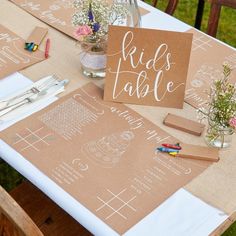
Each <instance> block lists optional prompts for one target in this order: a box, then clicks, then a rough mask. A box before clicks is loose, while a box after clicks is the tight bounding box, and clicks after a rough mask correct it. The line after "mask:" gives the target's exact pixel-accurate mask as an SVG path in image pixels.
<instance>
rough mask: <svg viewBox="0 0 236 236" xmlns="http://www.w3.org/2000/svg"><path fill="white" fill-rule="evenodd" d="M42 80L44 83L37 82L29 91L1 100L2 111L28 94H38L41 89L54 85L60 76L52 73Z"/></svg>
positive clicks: (0, 108) (0, 107)
mask: <svg viewBox="0 0 236 236" xmlns="http://www.w3.org/2000/svg"><path fill="white" fill-rule="evenodd" d="M41 80H43V81H42V83H40V81H38V82H36V85H35V86H33V87H32V88H30V89H28V90H27V91H25V92H23V93H21V94H19V95H17V96H14V97H11V98H9V99H6V100H0V111H1V110H3V109H6V108H8V107H11V106H13V105H15V104H16V103H18V102H19V101H20V100H24V99H25V98H26V96H31V95H34V94H37V93H39V92H40V91H42V90H44V89H45V88H48V87H50V86H52V85H54V84H55V83H56V82H58V81H59V78H58V77H57V76H56V75H52V76H48V77H45V78H43V79H41Z"/></svg>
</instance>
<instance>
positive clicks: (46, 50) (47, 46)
mask: <svg viewBox="0 0 236 236" xmlns="http://www.w3.org/2000/svg"><path fill="white" fill-rule="evenodd" d="M49 49H50V39H47V41H46V46H45V54H44V55H45V58H48V57H49Z"/></svg>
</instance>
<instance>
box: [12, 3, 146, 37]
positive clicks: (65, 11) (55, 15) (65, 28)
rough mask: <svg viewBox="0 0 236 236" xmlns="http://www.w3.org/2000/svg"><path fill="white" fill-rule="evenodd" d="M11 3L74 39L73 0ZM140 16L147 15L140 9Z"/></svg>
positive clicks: (144, 10)
mask: <svg viewBox="0 0 236 236" xmlns="http://www.w3.org/2000/svg"><path fill="white" fill-rule="evenodd" d="M11 1H12V2H13V3H15V4H16V5H18V6H19V7H21V8H22V9H24V10H25V11H27V12H29V13H30V14H31V15H33V16H35V17H36V18H38V19H40V20H41V21H43V22H45V23H47V24H49V25H50V26H52V27H54V28H55V29H57V30H59V31H61V32H62V33H64V34H67V35H69V36H70V37H72V38H74V39H76V38H75V36H74V31H75V27H74V26H72V23H71V18H72V15H73V14H74V13H75V11H76V9H75V8H74V7H73V2H74V0H66V1H65V0H52V1H48V0H11ZM140 13H141V15H145V14H147V13H149V11H148V10H146V9H143V8H140Z"/></svg>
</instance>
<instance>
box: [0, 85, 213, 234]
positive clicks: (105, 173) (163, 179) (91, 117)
mask: <svg viewBox="0 0 236 236" xmlns="http://www.w3.org/2000/svg"><path fill="white" fill-rule="evenodd" d="M102 95H103V91H102V90H101V89H100V88H98V87H97V86H95V85H94V84H92V83H89V84H87V85H85V86H83V87H82V88H80V89H77V90H75V91H74V92H72V93H70V94H68V95H67V96H65V97H63V98H61V99H60V100H58V101H57V102H55V103H54V104H52V105H50V106H49V107H47V108H46V109H44V110H42V111H40V112H38V113H35V114H34V115H32V116H31V117H28V118H27V119H25V120H23V121H21V122H19V123H17V124H16V125H14V126H12V127H10V128H8V129H6V130H5V131H3V132H2V133H1V134H0V137H1V139H3V140H4V141H5V142H6V143H8V144H9V145H10V146H11V147H13V148H14V149H15V150H17V151H18V152H19V153H20V154H22V156H24V157H25V158H26V159H27V160H29V161H30V162H31V163H33V164H34V165H35V166H36V167H37V168H39V170H41V171H42V172H43V173H44V174H46V175H47V176H48V177H50V178H51V179H52V180H54V181H55V182H56V183H57V184H58V185H59V186H61V187H62V188H63V189H64V190H65V191H67V192H68V193H69V194H71V195H72V196H73V197H74V198H75V199H77V200H78V201H79V202H80V203H82V204H83V205H84V206H86V207H87V208H88V209H89V210H90V211H91V212H93V213H94V214H95V215H97V216H98V217H99V218H100V219H101V220H103V221H104V222H105V223H107V224H108V225H109V226H111V227H112V228H113V229H114V230H116V231H117V232H118V233H119V234H123V233H124V232H126V231H127V230H128V229H130V228H131V227H132V226H134V225H135V224H136V223H138V222H139V221H140V220H141V219H142V218H144V217H145V216H147V215H148V214H149V213H150V212H151V211H153V210H154V209H155V208H156V207H157V206H159V205H160V204H161V203H162V202H163V201H165V200H166V199H167V198H168V197H169V196H171V195H172V194H173V193H174V192H175V191H176V190H178V189H179V188H181V187H182V186H184V185H186V184H187V183H189V182H190V181H191V180H192V179H193V178H194V177H196V176H198V175H199V174H200V173H202V172H203V171H204V170H205V169H206V168H207V167H208V166H209V165H210V162H205V161H199V160H194V161H193V160H190V159H189V160H187V159H183V158H173V157H169V156H168V154H162V153H159V152H156V147H158V146H160V145H161V143H164V142H165V143H175V142H176V141H177V140H176V139H175V138H174V137H172V136H171V135H169V134H168V133H166V132H165V131H163V130H161V129H160V128H159V127H157V126H156V125H154V124H153V123H151V122H150V121H148V120H147V119H145V118H144V117H142V116H141V115H139V114H138V113H137V112H135V111H133V110H132V109H130V108H128V107H127V106H125V105H123V104H118V103H111V102H104V101H103V100H102ZM109 124H111V125H109ZM112 124H115V125H112ZM170 220H171V219H170Z"/></svg>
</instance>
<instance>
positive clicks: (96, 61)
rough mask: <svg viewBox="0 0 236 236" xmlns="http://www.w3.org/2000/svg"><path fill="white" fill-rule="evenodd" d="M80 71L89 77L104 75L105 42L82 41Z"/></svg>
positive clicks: (101, 76) (102, 76)
mask: <svg viewBox="0 0 236 236" xmlns="http://www.w3.org/2000/svg"><path fill="white" fill-rule="evenodd" d="M80 63H81V69H82V73H83V74H84V75H85V76H87V77H90V78H104V77H105V75H106V63H107V56H106V42H104V43H82V44H81V52H80Z"/></svg>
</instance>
